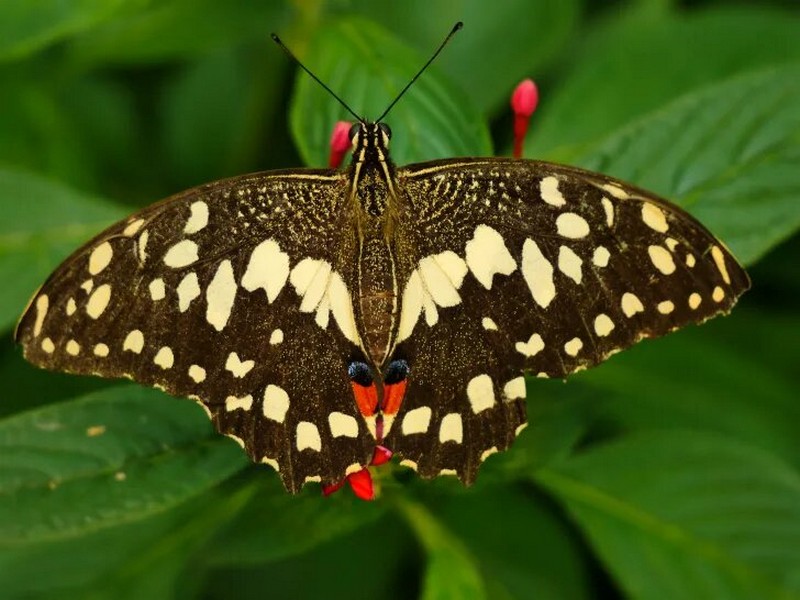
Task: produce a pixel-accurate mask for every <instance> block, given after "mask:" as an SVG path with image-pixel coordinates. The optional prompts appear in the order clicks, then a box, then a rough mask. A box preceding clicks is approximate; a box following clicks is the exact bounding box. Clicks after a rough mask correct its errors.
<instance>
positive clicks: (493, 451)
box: [481, 446, 498, 462]
mask: <svg viewBox="0 0 800 600" xmlns="http://www.w3.org/2000/svg"><path fill="white" fill-rule="evenodd" d="M497 452H498V450H497V446H492V447H491V448H487V449H486V450H484V451H483V452H481V462H483V461H485V460H486V459H487V458H489V457H490V456H491V455H492V454H497Z"/></svg>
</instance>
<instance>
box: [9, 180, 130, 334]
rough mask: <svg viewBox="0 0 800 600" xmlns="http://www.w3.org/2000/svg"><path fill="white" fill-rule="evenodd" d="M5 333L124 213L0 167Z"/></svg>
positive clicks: (46, 182)
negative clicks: (74, 256) (55, 274)
mask: <svg viewBox="0 0 800 600" xmlns="http://www.w3.org/2000/svg"><path fill="white" fill-rule="evenodd" d="M0 202H2V204H3V219H0V279H3V280H4V281H9V282H13V285H9V286H2V287H1V288H0V330H2V329H5V328H7V327H8V326H10V325H11V324H12V323H14V322H15V321H16V320H17V318H19V315H20V314H22V311H23V309H24V308H25V302H26V301H27V300H28V298H30V296H31V295H32V294H33V292H34V291H35V290H36V288H37V286H39V285H40V284H41V283H42V282H43V281H44V280H45V278H46V277H47V276H48V275H49V274H50V271H51V270H52V269H53V268H54V267H55V266H56V265H58V263H59V262H60V261H61V260H63V259H64V258H66V257H67V255H68V254H69V253H70V252H72V251H73V250H75V249H76V248H77V247H78V246H79V245H80V244H81V243H83V242H85V241H87V240H88V239H89V238H91V237H92V236H93V235H95V234H96V233H98V232H99V231H100V230H101V229H102V228H103V227H105V226H106V225H109V224H111V223H112V222H113V221H116V220H117V219H119V218H121V217H122V216H124V210H123V209H122V208H119V207H116V206H114V205H112V204H110V203H108V202H105V201H103V200H100V199H97V198H94V197H91V196H87V195H83V194H81V193H79V192H76V191H73V190H71V189H69V188H66V187H63V186H61V185H58V184H56V183H53V182H50V181H48V180H46V179H43V178H41V177H39V176H36V175H32V174H27V173H22V172H19V171H16V170H13V169H8V168H5V169H4V168H2V167H0Z"/></svg>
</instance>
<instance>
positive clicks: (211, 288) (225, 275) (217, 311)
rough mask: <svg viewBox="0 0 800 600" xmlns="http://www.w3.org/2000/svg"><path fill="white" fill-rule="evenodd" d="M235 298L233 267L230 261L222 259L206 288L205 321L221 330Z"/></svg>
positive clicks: (226, 322) (229, 314)
mask: <svg viewBox="0 0 800 600" xmlns="http://www.w3.org/2000/svg"><path fill="white" fill-rule="evenodd" d="M235 298H236V280H235V279H234V278H233V267H232V266H231V261H229V260H223V261H222V262H221V263H220V264H219V267H217V272H216V273H215V274H214V278H213V279H212V280H211V283H209V284H208V287H207V288H206V302H207V303H208V306H207V308H206V321H208V322H209V323H210V324H211V325H212V326H213V327H214V329H216V330H217V331H222V330H223V329H224V328H225V325H227V324H228V319H229V318H230V316H231V310H232V309H233V301H234V299H235Z"/></svg>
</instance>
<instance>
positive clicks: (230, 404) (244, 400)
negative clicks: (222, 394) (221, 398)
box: [225, 394, 253, 412]
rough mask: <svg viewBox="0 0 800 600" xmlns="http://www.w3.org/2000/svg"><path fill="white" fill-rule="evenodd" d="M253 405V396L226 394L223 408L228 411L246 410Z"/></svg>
mask: <svg viewBox="0 0 800 600" xmlns="http://www.w3.org/2000/svg"><path fill="white" fill-rule="evenodd" d="M252 407H253V396H251V395H250V394H247V395H246V396H243V397H241V398H237V397H236V396H228V397H227V398H225V410H227V411H228V412H230V411H232V410H244V411H248V410H250V409H251V408H252Z"/></svg>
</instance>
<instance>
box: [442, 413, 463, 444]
mask: <svg viewBox="0 0 800 600" xmlns="http://www.w3.org/2000/svg"><path fill="white" fill-rule="evenodd" d="M463 437H464V428H463V425H462V423H461V415H460V414H458V413H450V414H447V415H445V416H444V418H443V419H442V422H441V423H440V424H439V442H440V443H442V444H444V443H446V442H455V443H456V444H460V443H461V441H462V439H463Z"/></svg>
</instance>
